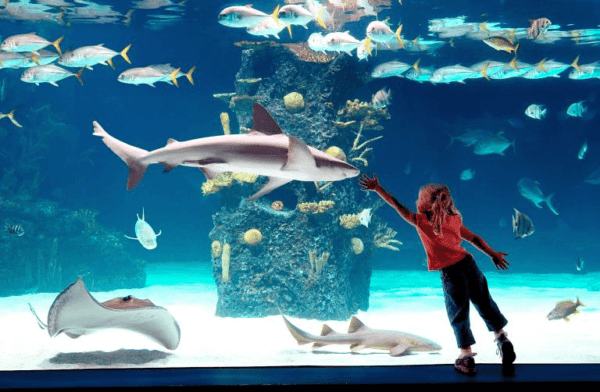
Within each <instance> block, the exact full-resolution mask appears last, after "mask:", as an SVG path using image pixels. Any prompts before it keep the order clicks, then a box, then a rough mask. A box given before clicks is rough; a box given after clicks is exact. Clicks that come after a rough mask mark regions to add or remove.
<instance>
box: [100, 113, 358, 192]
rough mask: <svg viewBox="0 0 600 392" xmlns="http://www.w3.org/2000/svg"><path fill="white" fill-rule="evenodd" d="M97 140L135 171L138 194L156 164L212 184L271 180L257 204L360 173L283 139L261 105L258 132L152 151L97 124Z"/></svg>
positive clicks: (169, 144)
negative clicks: (236, 178)
mask: <svg viewBox="0 0 600 392" xmlns="http://www.w3.org/2000/svg"><path fill="white" fill-rule="evenodd" d="M93 124H94V135H96V136H100V137H101V138H102V141H103V142H104V144H106V145H107V146H108V148H110V149H111V150H112V151H113V152H114V153H115V154H117V155H118V156H119V157H120V158H121V159H122V160H123V161H125V163H126V164H127V166H128V167H129V178H128V179H127V189H128V190H131V189H133V188H134V187H135V186H136V185H137V184H138V183H139V182H140V181H141V180H142V177H143V176H144V173H145V172H146V169H147V168H148V166H149V165H151V164H153V163H160V164H162V165H163V166H164V167H165V170H164V171H165V172H168V171H170V170H172V169H173V168H174V167H176V166H180V165H182V166H191V167H198V168H200V170H202V172H204V175H205V176H206V178H207V179H212V178H214V177H216V176H217V175H218V174H220V173H224V172H243V173H249V174H258V175H262V176H268V177H269V182H268V183H267V184H266V185H265V186H263V187H262V188H261V189H260V190H259V191H258V192H257V193H255V194H254V195H252V196H251V197H250V198H249V199H248V200H249V201H251V200H254V199H257V198H259V197H260V196H262V195H265V194H267V193H269V192H271V191H272V190H274V189H276V188H278V187H280V186H282V185H284V184H287V183H288V182H290V181H293V180H298V181H339V180H344V179H346V178H351V177H355V176H357V175H358V173H359V170H358V169H357V168H356V167H354V166H352V165H350V164H349V163H347V162H344V161H342V160H340V159H337V158H334V157H333V156H331V155H329V154H327V153H325V152H323V151H319V150H317V149H316V148H314V147H310V146H307V145H306V144H305V143H304V142H303V141H301V140H300V139H298V138H297V137H294V136H287V135H285V134H283V132H282V131H281V128H279V125H278V124H277V122H276V121H275V119H273V117H271V115H270V114H269V113H268V112H267V110H266V109H265V108H264V107H262V106H261V105H260V104H258V103H255V104H254V106H253V126H252V130H251V131H250V132H248V133H246V134H237V135H222V136H210V137H203V138H199V139H193V140H188V141H185V142H178V141H176V140H173V139H169V140H168V141H167V145H166V146H165V147H163V148H159V149H156V150H153V151H146V150H143V149H141V148H138V147H134V146H131V145H129V144H127V143H124V142H122V141H120V140H118V139H116V138H114V137H112V136H111V135H109V134H108V133H107V132H106V131H105V130H104V128H102V127H101V126H100V124H98V123H97V122H96V121H94V123H93Z"/></svg>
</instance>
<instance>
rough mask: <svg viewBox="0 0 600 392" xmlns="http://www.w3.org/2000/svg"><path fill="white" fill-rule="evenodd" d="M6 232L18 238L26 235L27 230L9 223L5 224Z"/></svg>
mask: <svg viewBox="0 0 600 392" xmlns="http://www.w3.org/2000/svg"><path fill="white" fill-rule="evenodd" d="M4 230H6V232H7V233H8V234H12V235H15V236H17V237H21V236H22V235H23V234H25V230H24V229H23V227H22V226H21V225H9V224H8V223H5V224H4Z"/></svg>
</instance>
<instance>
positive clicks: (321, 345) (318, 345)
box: [312, 343, 327, 350]
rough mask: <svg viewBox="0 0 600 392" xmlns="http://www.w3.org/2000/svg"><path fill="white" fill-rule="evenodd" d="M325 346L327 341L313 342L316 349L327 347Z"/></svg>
mask: <svg viewBox="0 0 600 392" xmlns="http://www.w3.org/2000/svg"><path fill="white" fill-rule="evenodd" d="M325 346H327V344H325V343H313V345H312V348H313V350H314V349H315V348H321V347H325Z"/></svg>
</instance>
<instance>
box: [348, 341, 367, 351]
mask: <svg viewBox="0 0 600 392" xmlns="http://www.w3.org/2000/svg"><path fill="white" fill-rule="evenodd" d="M363 348H365V345H364V344H363V343H354V344H351V345H350V352H355V351H358V350H362V349H363Z"/></svg>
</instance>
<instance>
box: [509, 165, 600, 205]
mask: <svg viewBox="0 0 600 392" xmlns="http://www.w3.org/2000/svg"><path fill="white" fill-rule="evenodd" d="M599 174H600V171H599ZM599 181H600V180H599ZM599 183H600V182H599ZM517 187H518V188H519V193H521V195H522V196H523V197H524V198H526V199H529V200H531V202H532V203H533V204H535V206H536V207H537V208H542V206H541V205H540V204H541V203H542V202H546V204H547V205H548V208H550V210H551V211H552V212H553V213H554V214H556V215H558V212H556V210H555V209H554V206H553V205H552V203H551V201H552V197H553V196H554V193H552V194H551V195H550V196H548V197H546V196H544V194H543V193H542V191H541V189H540V183H539V182H537V181H534V180H532V179H530V178H526V177H525V178H521V179H520V180H519V182H518V184H517Z"/></svg>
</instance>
